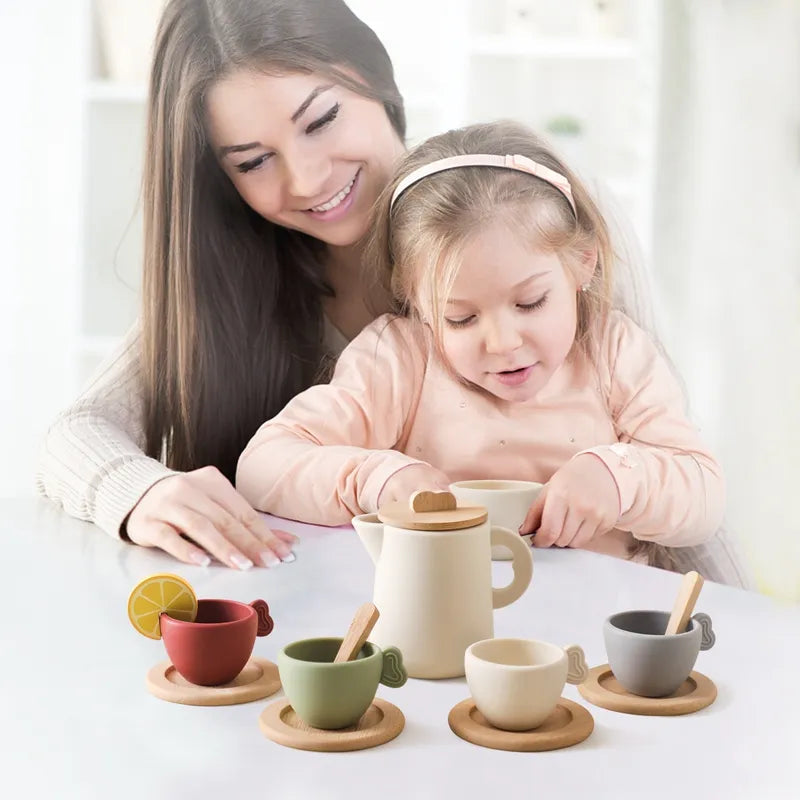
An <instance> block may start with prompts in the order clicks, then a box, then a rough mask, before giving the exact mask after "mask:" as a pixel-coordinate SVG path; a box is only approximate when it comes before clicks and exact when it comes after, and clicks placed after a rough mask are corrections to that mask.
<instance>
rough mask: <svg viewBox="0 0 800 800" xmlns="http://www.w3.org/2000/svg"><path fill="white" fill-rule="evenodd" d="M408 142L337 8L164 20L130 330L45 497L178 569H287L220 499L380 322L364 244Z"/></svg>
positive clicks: (177, 1)
mask: <svg viewBox="0 0 800 800" xmlns="http://www.w3.org/2000/svg"><path fill="white" fill-rule="evenodd" d="M404 136H405V115H404V111H403V102H402V98H401V97H400V94H399V92H398V90H397V86H396V85H395V81H394V76H393V70H392V65H391V62H390V60H389V58H388V56H387V54H386V51H385V49H384V48H383V46H382V44H381V43H380V41H379V40H378V39H377V37H376V36H375V34H374V33H373V32H372V30H371V29H370V28H369V27H367V26H366V25H364V24H363V23H362V22H361V21H360V20H359V19H358V18H357V17H355V16H354V15H353V14H352V12H351V11H350V10H349V9H348V8H347V6H346V5H345V4H344V3H343V2H341V0H325V2H319V1H318V0H169V2H168V3H167V6H166V8H165V10H164V13H163V17H162V19H161V21H160V24H159V28H158V33H157V36H156V41H155V46H154V58H153V65H152V71H151V77H150V86H149V95H148V121H147V133H146V154H145V165H144V186H143V216H144V250H145V255H144V265H143V272H144V283H143V308H142V314H141V320H140V323H139V325H138V326H137V327H136V329H135V330H134V331H132V332H131V335H130V337H129V338H128V340H127V343H126V345H125V346H124V347H123V349H122V350H121V351H120V352H118V353H116V354H115V355H114V357H113V358H112V359H111V361H110V362H109V364H108V365H107V367H106V369H105V371H104V372H102V373H101V374H100V375H99V377H98V378H97V379H96V380H95V382H94V383H93V384H92V385H91V386H90V388H89V389H88V391H87V392H86V393H85V394H84V395H83V396H82V397H81V398H80V399H79V400H78V402H77V403H76V404H75V405H74V406H73V407H72V408H70V409H68V410H67V411H66V412H64V414H62V415H61V417H60V418H59V419H58V420H57V421H56V423H55V424H54V425H53V426H52V428H51V430H50V432H49V433H48V436H47V439H46V442H45V446H44V448H43V454H42V457H41V461H40V464H39V469H38V473H37V485H38V488H39V491H40V492H41V493H43V494H45V495H48V496H50V497H52V498H53V499H55V500H56V501H58V502H59V503H61V504H62V505H63V506H64V508H65V509H66V510H67V511H68V512H69V513H71V514H74V515H75V516H79V517H81V518H83V519H88V520H91V521H93V522H95V523H97V524H98V525H99V526H100V527H102V528H103V529H104V530H106V531H107V532H108V533H110V534H112V535H114V536H122V537H127V538H129V539H130V540H131V541H133V542H136V543H139V544H142V545H146V546H155V547H160V548H162V549H164V550H166V551H167V552H169V553H171V554H173V555H174V556H176V557H177V558H179V559H182V560H184V561H188V562H195V563H201V564H203V563H207V562H208V560H209V554H210V555H212V556H215V557H216V558H218V559H219V560H220V561H222V562H223V563H226V564H228V565H230V566H234V567H238V568H244V569H246V568H249V567H250V566H252V565H253V564H254V563H255V564H261V565H263V566H270V565H275V564H277V563H279V559H282V560H291V558H292V555H291V543H292V541H293V537H291V536H290V535H289V534H285V533H282V532H273V531H270V530H268V529H267V528H266V526H265V525H264V523H263V521H262V520H261V518H260V517H259V516H258V515H257V514H256V513H255V512H254V510H253V509H252V508H251V507H250V506H249V505H248V504H247V502H246V501H245V500H244V499H243V498H242V496H241V495H240V494H238V492H236V491H235V490H234V488H233V486H232V485H231V480H232V478H233V476H234V472H235V468H236V461H237V457H238V455H239V454H240V452H241V450H242V449H243V447H244V445H245V443H246V442H247V440H248V439H249V438H250V436H251V435H252V434H253V432H254V431H255V429H256V428H257V427H258V425H259V423H260V422H261V421H262V420H264V419H266V418H269V417H271V416H273V415H274V414H276V413H277V412H278V411H279V410H280V409H281V408H282V407H283V406H284V405H285V403H286V402H287V401H288V400H289V399H290V398H291V397H292V396H293V395H295V394H296V393H298V392H299V391H301V390H302V389H304V388H306V387H307V386H309V385H310V384H312V383H314V382H315V381H317V380H319V379H321V378H322V377H323V376H324V374H325V372H326V369H327V366H328V364H329V360H330V357H331V356H332V355H336V354H338V352H339V351H340V350H341V349H342V347H343V346H344V344H345V343H346V339H347V338H349V337H350V336H353V335H355V333H357V332H358V331H359V330H360V329H361V328H362V327H363V326H364V325H365V324H366V323H367V322H369V321H370V320H371V319H372V317H373V316H374V313H373V308H374V310H375V311H378V310H382V309H384V308H386V307H387V300H386V298H385V295H384V294H383V293H381V292H379V291H377V290H374V292H373V293H372V294H370V293H369V291H368V290H367V289H366V288H365V285H364V282H363V280H362V276H361V272H360V249H359V244H358V240H359V239H360V237H361V236H362V235H363V234H364V233H365V232H366V230H367V226H368V224H369V212H370V209H371V207H372V205H373V203H374V202H375V199H376V198H377V196H378V194H379V192H380V191H381V189H382V188H383V186H384V185H385V184H386V182H387V181H388V177H389V173H390V171H391V169H392V165H393V163H394V161H395V160H396V159H397V157H398V156H399V155H400V154H401V153H402V152H403V149H404V145H403V139H404Z"/></svg>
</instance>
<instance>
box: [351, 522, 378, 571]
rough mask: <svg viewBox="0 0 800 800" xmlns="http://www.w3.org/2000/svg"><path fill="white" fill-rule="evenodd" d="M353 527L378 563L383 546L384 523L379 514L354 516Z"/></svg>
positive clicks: (375, 562) (374, 561)
mask: <svg viewBox="0 0 800 800" xmlns="http://www.w3.org/2000/svg"><path fill="white" fill-rule="evenodd" d="M353 527H354V528H355V531H356V533H357V534H358V537H359V538H360V539H361V541H362V543H363V544H364V547H366V548H367V552H368V553H369V557H370V558H371V559H372V562H373V563H374V564H375V565H377V563H378V559H379V558H380V557H381V548H382V547H383V523H382V522H381V521H380V520H379V519H378V515H377V514H359V516H357V517H353Z"/></svg>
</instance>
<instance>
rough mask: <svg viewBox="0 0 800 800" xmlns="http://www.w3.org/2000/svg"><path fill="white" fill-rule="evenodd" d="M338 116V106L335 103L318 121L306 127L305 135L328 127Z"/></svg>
mask: <svg viewBox="0 0 800 800" xmlns="http://www.w3.org/2000/svg"><path fill="white" fill-rule="evenodd" d="M338 114H339V104H338V103H335V104H334V105H333V106H332V107H331V109H330V110H329V111H326V112H325V113H324V114H323V115H322V116H321V117H320V118H319V119H315V120H314V121H313V122H311V123H309V124H308V126H307V127H306V133H315V132H316V131H318V130H320V129H322V128H324V127H325V126H326V125H330V123H331V122H333V121H334V120H335V119H336V117H337V115H338Z"/></svg>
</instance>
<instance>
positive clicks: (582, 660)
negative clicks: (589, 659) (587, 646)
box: [564, 644, 589, 683]
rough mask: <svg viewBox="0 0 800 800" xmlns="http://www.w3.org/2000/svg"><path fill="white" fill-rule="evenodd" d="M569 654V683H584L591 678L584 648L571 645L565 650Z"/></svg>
mask: <svg viewBox="0 0 800 800" xmlns="http://www.w3.org/2000/svg"><path fill="white" fill-rule="evenodd" d="M564 652H565V653H566V654H567V681H569V683H583V682H584V681H585V680H586V678H587V677H588V676H589V668H588V667H587V666H586V656H585V655H584V653H583V648H581V647H580V646H579V645H577V644H571V645H570V646H569V647H565V648H564Z"/></svg>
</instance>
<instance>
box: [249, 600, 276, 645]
mask: <svg viewBox="0 0 800 800" xmlns="http://www.w3.org/2000/svg"><path fill="white" fill-rule="evenodd" d="M250 605H251V606H252V607H253V608H254V609H255V612H256V614H257V615H258V631H257V635H258V636H269V634H271V633H272V629H273V628H274V627H275V621H274V620H273V619H272V617H271V616H270V615H269V606H268V605H267V604H266V603H265V602H264V601H263V600H253V602H252V603H250Z"/></svg>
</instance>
